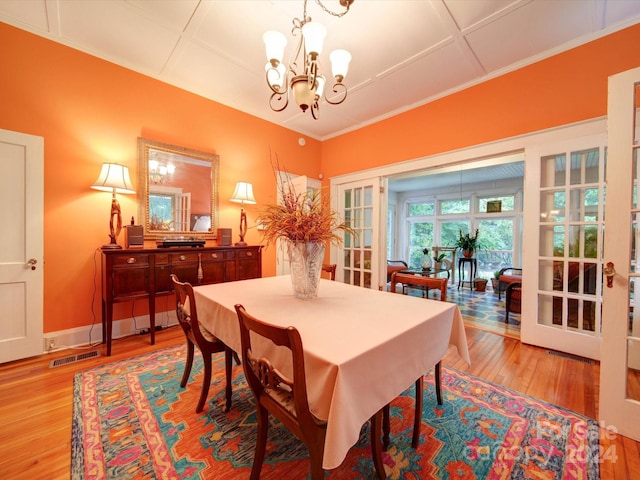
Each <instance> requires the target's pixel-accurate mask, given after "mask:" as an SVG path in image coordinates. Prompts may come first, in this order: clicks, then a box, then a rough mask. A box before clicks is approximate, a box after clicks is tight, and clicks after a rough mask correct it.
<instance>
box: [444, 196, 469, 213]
mask: <svg viewBox="0 0 640 480" xmlns="http://www.w3.org/2000/svg"><path fill="white" fill-rule="evenodd" d="M470 203H471V202H470V200H468V199H467V200H443V201H441V202H440V213H441V214H442V215H450V214H454V213H469V212H470V211H471V210H470Z"/></svg>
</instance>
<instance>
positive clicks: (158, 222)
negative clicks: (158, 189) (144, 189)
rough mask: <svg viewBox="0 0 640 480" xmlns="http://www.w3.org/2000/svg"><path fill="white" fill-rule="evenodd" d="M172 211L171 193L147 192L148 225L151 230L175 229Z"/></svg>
mask: <svg viewBox="0 0 640 480" xmlns="http://www.w3.org/2000/svg"><path fill="white" fill-rule="evenodd" d="M172 212H173V196H172V195H159V194H149V223H150V225H149V226H150V228H151V230H175V228H174V226H173V218H172V216H171V215H172Z"/></svg>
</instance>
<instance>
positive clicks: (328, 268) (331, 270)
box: [322, 263, 337, 280]
mask: <svg viewBox="0 0 640 480" xmlns="http://www.w3.org/2000/svg"><path fill="white" fill-rule="evenodd" d="M336 267H337V265H336V264H335V263H332V264H330V265H329V264H326V263H325V264H324V265H322V271H323V272H326V273H328V274H329V279H330V280H335V279H336Z"/></svg>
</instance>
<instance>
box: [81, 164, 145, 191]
mask: <svg viewBox="0 0 640 480" xmlns="http://www.w3.org/2000/svg"><path fill="white" fill-rule="evenodd" d="M91 188H94V189H96V190H101V191H103V192H114V193H136V191H135V190H134V189H133V186H132V184H131V178H130V177H129V169H128V168H127V167H125V166H124V165H120V164H118V163H103V164H102V170H100V175H99V176H98V179H97V180H96V181H95V183H94V184H93V185H91Z"/></svg>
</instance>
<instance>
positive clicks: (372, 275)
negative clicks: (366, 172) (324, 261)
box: [337, 178, 386, 288]
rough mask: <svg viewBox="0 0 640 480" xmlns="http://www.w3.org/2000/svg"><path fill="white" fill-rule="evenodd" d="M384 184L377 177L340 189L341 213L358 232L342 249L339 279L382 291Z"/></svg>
mask: <svg viewBox="0 0 640 480" xmlns="http://www.w3.org/2000/svg"><path fill="white" fill-rule="evenodd" d="M380 184H381V180H380V179H379V178H374V179H367V180H362V181H357V182H351V183H345V184H342V185H339V186H338V195H337V198H338V207H337V211H338V212H339V213H340V215H341V216H342V218H343V219H344V220H345V221H346V222H347V223H348V224H349V225H351V227H352V228H353V229H354V231H355V233H356V234H355V236H353V237H352V236H351V235H345V236H344V244H343V245H342V247H341V248H340V249H339V252H340V255H341V258H339V259H338V272H339V276H338V279H339V280H340V281H342V282H344V283H350V284H352V285H358V286H361V287H366V288H379V285H378V283H379V281H378V276H379V272H378V271H379V270H380V269H379V268H378V263H379V258H378V257H379V256H380V252H381V251H382V252H384V249H381V244H380V238H381V237H380V232H381V222H380V218H379V217H380V213H379V212H380ZM385 212H386V210H385ZM384 230H385V231H386V229H384Z"/></svg>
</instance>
